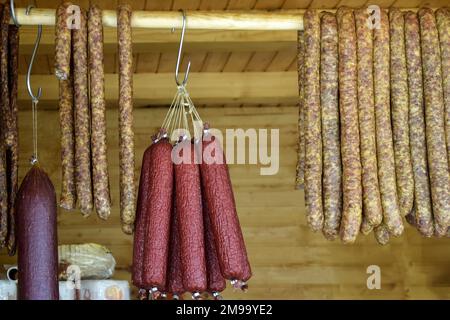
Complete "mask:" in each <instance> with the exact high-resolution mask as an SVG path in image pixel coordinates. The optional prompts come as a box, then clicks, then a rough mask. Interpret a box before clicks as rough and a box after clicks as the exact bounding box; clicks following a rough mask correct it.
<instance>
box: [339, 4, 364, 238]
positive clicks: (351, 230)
mask: <svg viewBox="0 0 450 320" xmlns="http://www.w3.org/2000/svg"><path fill="white" fill-rule="evenodd" d="M336 15H337V21H338V26H339V107H340V119H341V154H342V168H343V170H342V172H343V178H342V186H343V209H342V220H341V239H342V241H343V242H344V243H352V242H354V241H355V240H356V237H357V236H358V233H359V229H360V227H361V221H362V186H361V158H360V151H359V145H360V139H359V127H358V99H357V97H358V95H357V94H358V92H357V68H356V63H357V60H356V30H355V19H354V16H353V12H352V11H351V10H350V9H347V8H340V9H339V10H338V11H337V14H336Z"/></svg>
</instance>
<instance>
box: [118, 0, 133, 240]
mask: <svg viewBox="0 0 450 320" xmlns="http://www.w3.org/2000/svg"><path fill="white" fill-rule="evenodd" d="M117 10H118V11H117V38H118V42H119V48H118V51H119V52H118V54H119V144H120V151H119V161H120V218H121V220H122V230H123V231H124V232H125V233H132V232H133V230H132V229H133V228H132V225H133V224H134V200H135V199H134V198H135V185H134V132H133V69H132V65H133V55H132V47H131V7H130V6H129V5H121V6H119V8H118V9H117Z"/></svg>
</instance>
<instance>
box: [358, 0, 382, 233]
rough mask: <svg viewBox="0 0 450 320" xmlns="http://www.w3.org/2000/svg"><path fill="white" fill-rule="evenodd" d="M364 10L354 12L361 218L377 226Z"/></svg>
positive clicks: (372, 111) (379, 212)
mask: <svg viewBox="0 0 450 320" xmlns="http://www.w3.org/2000/svg"><path fill="white" fill-rule="evenodd" d="M368 18H369V16H368V13H367V10H366V9H365V8H364V9H359V10H356V11H355V22H356V37H357V44H358V46H357V47H358V50H357V57H358V58H357V59H358V119H359V135H360V140H361V141H360V142H361V165H362V186H363V206H364V212H363V221H366V223H368V224H370V225H372V226H373V227H376V226H378V225H379V224H380V223H381V221H382V219H383V209H382V208H381V196H380V186H379V184H378V166H377V146H376V138H375V105H374V104H375V100H374V92H373V42H372V35H373V31H372V30H371V29H369V27H368V25H367V20H368Z"/></svg>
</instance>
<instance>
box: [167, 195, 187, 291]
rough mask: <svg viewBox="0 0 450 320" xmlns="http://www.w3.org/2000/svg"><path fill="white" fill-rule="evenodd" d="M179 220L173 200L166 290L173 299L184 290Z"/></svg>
mask: <svg viewBox="0 0 450 320" xmlns="http://www.w3.org/2000/svg"><path fill="white" fill-rule="evenodd" d="M179 227H180V222H179V217H178V213H177V209H176V205H175V202H174V207H173V210H172V222H171V227H170V249H169V270H168V273H167V292H169V293H171V294H172V297H173V299H180V298H181V295H182V294H183V293H184V292H185V291H186V290H185V289H184V285H183V269H182V261H181V246H180V245H181V244H180V228H179Z"/></svg>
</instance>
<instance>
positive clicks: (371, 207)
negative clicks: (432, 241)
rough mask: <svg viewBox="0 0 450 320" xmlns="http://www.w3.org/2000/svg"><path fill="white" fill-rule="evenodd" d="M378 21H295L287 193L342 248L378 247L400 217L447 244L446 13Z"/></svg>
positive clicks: (329, 17) (340, 16) (347, 14)
mask: <svg viewBox="0 0 450 320" xmlns="http://www.w3.org/2000/svg"><path fill="white" fill-rule="evenodd" d="M379 13H380V14H379V18H380V19H379V21H376V19H375V20H373V19H372V18H373V17H370V16H369V12H368V11H367V9H366V8H363V9H356V10H351V9H349V8H340V9H338V11H337V13H336V15H334V14H331V13H329V12H323V13H319V12H318V11H316V10H308V11H306V12H305V14H304V31H303V32H299V34H298V39H299V41H298V72H299V93H300V102H299V144H298V146H299V148H298V163H297V179H296V186H297V188H303V187H304V189H305V203H306V215H307V222H308V225H309V226H310V228H311V229H312V230H313V231H319V230H321V231H322V232H323V234H324V235H325V237H326V238H327V239H330V240H333V239H335V238H337V237H338V236H340V238H341V240H342V241H343V242H344V243H352V242H354V241H355V240H356V238H357V235H358V234H359V233H360V232H361V233H363V234H364V235H367V234H369V233H370V232H371V231H374V234H375V238H376V240H377V241H378V242H379V243H380V244H386V243H388V242H389V238H390V236H395V237H397V236H400V235H401V234H402V233H403V230H404V225H403V221H402V217H406V220H407V221H408V222H410V223H411V224H413V225H414V226H416V227H417V229H418V230H419V232H420V233H421V234H422V235H424V236H426V237H431V236H433V235H435V236H438V237H443V236H450V202H449V201H448V199H450V176H449V162H448V161H449V157H450V153H449V150H450V149H449V145H450V138H449V133H450V80H449V79H450V62H449V61H450V11H449V10H448V9H439V10H437V11H436V12H433V10H431V9H426V8H424V9H421V10H419V12H418V13H417V14H416V13H413V12H405V13H403V12H401V11H400V10H398V9H391V10H389V12H387V11H385V10H381V11H380V12H379ZM372 22H373V25H371V23H372Z"/></svg>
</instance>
